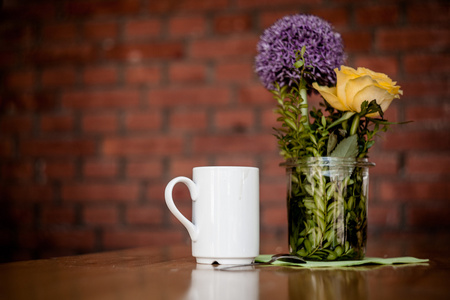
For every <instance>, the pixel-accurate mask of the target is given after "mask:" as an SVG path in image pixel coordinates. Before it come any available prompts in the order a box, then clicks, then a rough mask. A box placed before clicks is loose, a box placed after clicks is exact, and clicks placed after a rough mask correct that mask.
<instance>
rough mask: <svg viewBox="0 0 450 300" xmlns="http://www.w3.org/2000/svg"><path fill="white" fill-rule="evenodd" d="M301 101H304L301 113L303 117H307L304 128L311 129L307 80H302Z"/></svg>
mask: <svg viewBox="0 0 450 300" xmlns="http://www.w3.org/2000/svg"><path fill="white" fill-rule="evenodd" d="M299 88H300V99H301V100H302V101H301V102H300V105H301V106H302V108H301V112H302V116H305V117H306V119H305V122H304V123H303V126H305V128H308V127H309V114H308V90H307V89H306V81H305V79H304V78H303V76H302V78H301V81H300V86H299Z"/></svg>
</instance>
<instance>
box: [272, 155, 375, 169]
mask: <svg viewBox="0 0 450 300" xmlns="http://www.w3.org/2000/svg"><path fill="white" fill-rule="evenodd" d="M280 166H281V167H286V168H292V167H298V166H355V167H374V166H375V163H373V162H370V161H369V159H368V158H354V157H332V156H320V157H314V156H313V157H304V158H289V159H287V160H286V161H285V162H282V163H280Z"/></svg>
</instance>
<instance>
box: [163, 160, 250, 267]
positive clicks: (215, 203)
mask: <svg viewBox="0 0 450 300" xmlns="http://www.w3.org/2000/svg"><path fill="white" fill-rule="evenodd" d="M192 179H193V180H191V179H189V178H187V177H176V178H174V179H172V180H171V181H170V182H169V184H168V185H167V187H166V191H165V198H166V204H167V206H168V207H169V209H170V211H171V212H172V213H173V215H174V216H175V217H176V218H177V219H178V220H179V221H180V222H181V223H182V224H183V225H184V226H185V227H186V229H187V230H188V232H189V235H190V237H191V240H192V255H193V256H194V257H195V258H196V260H197V263H200V264H212V263H215V262H217V263H219V264H246V263H251V262H253V261H254V259H255V257H256V256H258V254H259V170H258V168H253V167H196V168H194V169H193V178H192ZM179 182H181V183H184V184H185V185H186V186H187V187H188V189H189V192H190V195H191V198H192V222H191V221H189V220H188V219H187V218H186V217H185V216H183V214H181V212H180V211H179V210H178V209H177V207H176V206H175V204H174V202H173V198H172V190H173V187H174V186H175V185H176V184H177V183H179Z"/></svg>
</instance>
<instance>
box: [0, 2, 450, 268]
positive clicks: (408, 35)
mask: <svg viewBox="0 0 450 300" xmlns="http://www.w3.org/2000/svg"><path fill="white" fill-rule="evenodd" d="M449 10H450V6H449V4H448V1H432V0H430V1H417V0H409V1H406V0H405V1H400V0H398V1H379V0H377V1H360V0H358V1H356V0H315V1H311V0H308V1H305V0H283V1H265V0H220V1H219V0H218V1H209V0H165V1H150V0H111V1H106V0H100V1H94V0H80V1H50V0H48V1H44V0H43V1H31V0H30V1H14V0H9V1H8V0H5V1H3V8H2V12H1V16H0V20H1V21H0V69H1V72H0V83H1V85H0V192H1V198H0V205H1V209H0V249H2V250H1V253H0V254H1V256H2V257H1V261H6V260H16V259H29V258H37V257H48V256H54V255H65V254H76V253H84V252H92V251H103V250H108V249H117V248H124V247H134V246H143V245H169V244H179V243H184V244H188V243H189V239H188V236H187V234H186V231H185V229H184V228H183V227H182V226H181V225H180V224H179V223H178V222H177V221H176V220H175V219H174V218H173V217H172V216H171V215H170V213H169V212H168V210H167V209H166V206H165V203H164V199H163V191H164V187H165V185H166V184H167V182H168V181H169V180H170V179H171V178H173V177H175V176H178V175H185V176H191V169H192V167H193V166H197V165H208V164H209V165H252V166H257V167H259V168H260V171H261V222H262V224H261V233H262V239H279V238H280V239H285V234H286V212H285V178H284V171H283V170H282V169H281V168H280V167H278V163H279V162H281V158H280V157H279V156H278V153H277V148H276V140H275V138H274V137H273V136H272V130H271V127H272V126H273V125H274V123H275V119H276V116H275V115H274V114H273V113H272V109H273V108H274V106H275V103H274V101H273V100H272V98H271V96H270V94H269V93H268V92H267V91H266V90H264V88H263V87H262V85H261V84H260V83H259V81H258V79H257V78H256V76H255V74H254V72H253V70H252V64H253V58H254V56H255V52H256V51H255V46H256V43H257V41H258V38H259V35H260V34H261V33H262V31H263V30H264V28H266V27H267V26H270V25H271V24H272V23H273V22H274V21H275V20H276V19H277V18H279V17H282V16H284V15H286V14H293V13H312V14H316V15H318V16H321V17H323V18H325V19H327V20H328V21H330V22H331V23H332V24H333V25H334V26H335V27H336V29H337V30H338V31H340V32H341V33H342V35H343V38H344V41H345V44H346V50H347V52H348V55H349V59H348V65H350V66H353V67H356V66H365V67H368V68H371V69H374V70H376V71H380V72H384V73H387V74H388V75H390V76H391V77H393V78H394V79H395V80H397V81H398V82H399V84H400V85H401V86H402V88H403V90H404V96H403V98H402V99H401V100H400V101H397V102H396V103H395V104H394V105H393V106H392V108H390V110H389V111H388V116H389V118H390V120H392V121H405V120H414V123H411V124H408V125H405V126H394V127H393V128H392V130H391V131H390V132H389V133H388V134H386V135H384V136H383V137H381V138H380V139H379V140H378V143H377V145H376V147H375V149H373V151H372V152H371V159H372V160H373V161H374V162H375V163H377V167H375V168H373V169H372V170H371V183H370V191H371V201H370V232H371V235H372V236H375V235H380V236H401V235H406V236H410V235H411V236H412V235H414V236H425V235H434V234H438V235H441V234H444V235H445V234H446V233H448V232H449V230H450V218H449V217H448V216H449V213H450V184H449V178H450V156H449V150H450V142H449V141H450V138H449V134H448V132H449V129H450V118H449V116H450V102H449V95H450V83H449V80H450V77H449V74H450V55H449V53H450V51H449V50H450V30H449V28H450V26H449V25H450V22H449V20H450V12H449ZM316 100H317V98H316ZM176 198H178V199H179V200H178V203H179V206H180V208H181V209H182V211H184V212H185V213H187V214H188V215H189V214H190V206H191V203H190V200H189V198H188V194H187V192H186V189H185V188H183V187H177V189H176Z"/></svg>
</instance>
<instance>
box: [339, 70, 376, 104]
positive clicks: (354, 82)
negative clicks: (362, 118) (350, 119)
mask: <svg viewBox="0 0 450 300" xmlns="http://www.w3.org/2000/svg"><path fill="white" fill-rule="evenodd" d="M375 84H376V81H374V80H373V79H372V78H371V77H370V76H369V75H365V76H362V77H358V78H354V79H350V80H349V81H348V82H347V85H346V86H345V97H346V99H347V106H348V107H349V108H350V109H351V110H352V111H357V112H360V111H361V103H362V102H359V103H358V102H356V101H355V96H356V94H357V93H359V92H360V91H361V90H363V89H364V88H366V87H368V86H373V85H375ZM368 96H370V97H371V98H370V99H364V100H368V101H370V100H373V99H375V98H374V97H372V95H368ZM364 100H363V101H364Z"/></svg>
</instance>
